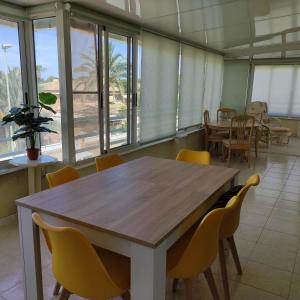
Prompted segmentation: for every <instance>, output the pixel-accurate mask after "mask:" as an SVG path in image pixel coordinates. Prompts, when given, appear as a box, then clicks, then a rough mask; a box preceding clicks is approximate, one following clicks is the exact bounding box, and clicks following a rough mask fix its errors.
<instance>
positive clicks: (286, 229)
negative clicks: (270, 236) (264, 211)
mask: <svg viewBox="0 0 300 300" xmlns="http://www.w3.org/2000/svg"><path fill="white" fill-rule="evenodd" d="M266 228H267V229H270V230H275V231H278V232H282V233H287V234H291V235H295V236H297V237H300V225H299V222H292V221H288V220H284V219H280V218H275V217H270V219H269V220H268V222H267V224H266Z"/></svg>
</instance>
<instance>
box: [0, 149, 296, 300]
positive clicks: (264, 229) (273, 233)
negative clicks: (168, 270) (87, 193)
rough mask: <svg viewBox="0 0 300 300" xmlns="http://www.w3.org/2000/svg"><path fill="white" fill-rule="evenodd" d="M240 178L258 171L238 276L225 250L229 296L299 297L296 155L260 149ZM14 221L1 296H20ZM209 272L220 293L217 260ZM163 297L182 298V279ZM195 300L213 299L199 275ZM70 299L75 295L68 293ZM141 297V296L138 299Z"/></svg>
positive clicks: (5, 248)
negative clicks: (264, 152) (257, 156)
mask: <svg viewBox="0 0 300 300" xmlns="http://www.w3.org/2000/svg"><path fill="white" fill-rule="evenodd" d="M232 166H234V167H238V168H240V169H241V173H240V176H239V182H243V181H244V180H245V179H247V177H248V176H249V175H251V174H253V173H255V172H256V173H259V174H260V175H261V179H262V180H261V184H260V185H259V186H258V187H257V188H256V189H252V190H250V192H249V193H248V195H247V198H246V199H245V202H244V204H243V208H242V213H241V224H240V227H239V229H238V231H237V232H236V235H235V236H236V243H237V248H238V252H239V255H240V259H241V263H242V266H243V271H244V274H243V275H242V276H238V275H237V274H236V270H235V268H234V264H233V260H232V257H231V255H230V254H229V253H227V263H228V271H229V278H230V289H231V295H232V299H233V300H271V299H272V300H280V299H289V300H298V299H300V248H299V238H300V157H299V158H297V157H294V156H285V155H271V154H260V155H259V158H258V159H257V161H256V163H255V166H252V168H251V169H248V168H247V167H246V164H245V163H241V162H236V163H233V164H232ZM18 242H19V241H18V229H17V224H16V223H13V224H10V225H6V226H2V227H0V299H1V300H3V299H6V300H21V299H23V287H22V270H21V266H22V264H21V259H20V253H19V244H18ZM42 258H43V274H44V289H45V299H53V298H51V292H52V288H53V286H54V279H53V277H52V275H51V271H50V257H49V254H48V251H47V249H46V247H45V245H44V244H43V246H42ZM213 272H214V274H215V279H216V281H217V285H218V288H219V291H220V293H221V294H222V286H221V282H220V273H219V264H218V261H216V262H215V263H214V265H213ZM170 287H171V282H170V281H168V286H167V299H168V300H171V299H176V300H181V299H183V284H182V283H180V285H179V289H178V292H177V293H176V294H172V293H171V289H170ZM194 294H195V300H200V299H202V300H206V299H212V297H211V295H210V293H209V290H208V287H207V284H206V281H205V280H204V277H203V275H200V276H199V278H195V279H194ZM70 299H73V300H74V299H80V298H79V297H76V296H72V297H71V298H70ZM141 300H142V299H141Z"/></svg>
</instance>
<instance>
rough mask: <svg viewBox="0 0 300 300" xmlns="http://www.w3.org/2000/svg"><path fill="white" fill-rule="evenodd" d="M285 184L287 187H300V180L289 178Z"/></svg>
mask: <svg viewBox="0 0 300 300" xmlns="http://www.w3.org/2000/svg"><path fill="white" fill-rule="evenodd" d="M285 183H286V184H287V185H292V186H299V180H298V179H295V178H288V179H287V180H286V181H285Z"/></svg>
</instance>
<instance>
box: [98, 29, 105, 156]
mask: <svg viewBox="0 0 300 300" xmlns="http://www.w3.org/2000/svg"><path fill="white" fill-rule="evenodd" d="M97 28H98V45H97V47H98V51H97V58H98V59H97V87H98V110H99V135H100V136H99V143H100V154H103V153H104V109H103V100H104V99H103V45H102V33H103V27H102V26H99V25H98V26H97Z"/></svg>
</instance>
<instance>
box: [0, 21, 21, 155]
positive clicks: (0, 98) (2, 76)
mask: <svg viewBox="0 0 300 300" xmlns="http://www.w3.org/2000/svg"><path fill="white" fill-rule="evenodd" d="M21 103H23V90H22V75H21V63H20V47H19V33H18V23H17V22H12V21H7V20H2V19H0V119H2V118H3V116H4V115H6V114H7V113H8V112H9V110H10V108H11V107H13V106H20V104H21ZM15 129H16V127H15V126H14V125H12V126H5V127H3V126H1V127H0V160H5V159H8V158H10V157H11V156H13V155H16V154H20V153H23V152H24V150H25V143H24V141H23V140H21V141H20V140H19V141H17V142H13V141H12V140H11V136H12V135H13V132H14V130H15Z"/></svg>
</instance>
